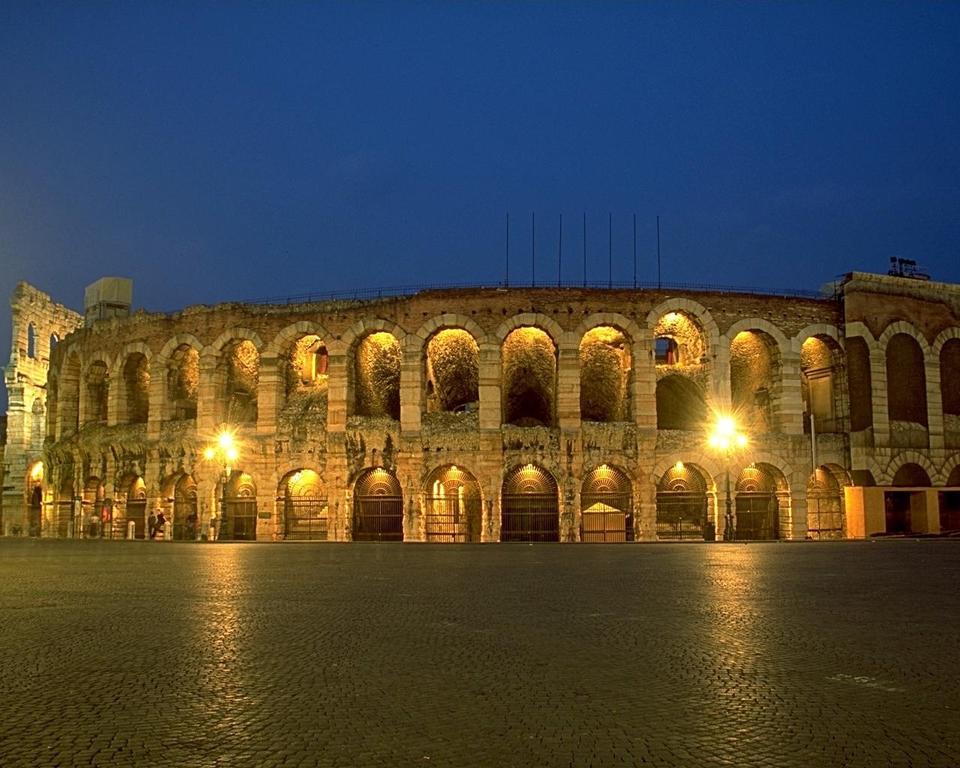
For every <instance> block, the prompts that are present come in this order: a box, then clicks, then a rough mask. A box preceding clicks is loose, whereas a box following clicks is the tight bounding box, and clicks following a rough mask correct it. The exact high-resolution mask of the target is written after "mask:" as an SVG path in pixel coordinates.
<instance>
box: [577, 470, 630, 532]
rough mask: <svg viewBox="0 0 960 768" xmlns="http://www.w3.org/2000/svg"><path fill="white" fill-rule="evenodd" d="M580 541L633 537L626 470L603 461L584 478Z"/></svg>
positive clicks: (628, 482) (581, 500) (581, 493)
mask: <svg viewBox="0 0 960 768" xmlns="http://www.w3.org/2000/svg"><path fill="white" fill-rule="evenodd" d="M580 541H588V542H597V541H604V542H606V541H633V494H632V493H631V483H630V478H629V477H627V474H626V473H625V472H624V471H623V470H621V469H618V468H617V467H612V466H610V465H609V464H601V465H600V466H599V467H597V468H596V469H594V470H593V471H591V472H590V473H589V474H588V475H587V476H586V477H585V478H584V480H583V486H582V488H581V489H580Z"/></svg>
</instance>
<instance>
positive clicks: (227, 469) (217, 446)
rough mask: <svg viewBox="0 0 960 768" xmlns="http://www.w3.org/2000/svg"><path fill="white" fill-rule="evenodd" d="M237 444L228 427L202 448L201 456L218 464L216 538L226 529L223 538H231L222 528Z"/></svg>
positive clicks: (236, 454)
mask: <svg viewBox="0 0 960 768" xmlns="http://www.w3.org/2000/svg"><path fill="white" fill-rule="evenodd" d="M237 456H238V453H237V446H236V443H235V442H234V438H233V432H231V431H230V430H229V429H222V430H220V434H218V435H217V439H216V442H214V443H212V444H211V445H208V446H207V447H206V448H204V449H203V458H205V459H206V460H207V461H216V462H217V463H218V464H219V465H220V469H221V474H220V526H219V530H218V532H217V538H218V539H219V538H221V536H220V532H223V531H225V530H226V531H227V533H226V534H225V535H224V537H223V538H225V539H230V538H232V537H231V536H230V535H229V529H225V528H224V523H225V522H226V516H227V484H228V483H229V482H230V474H231V473H232V472H233V465H234V463H235V462H236V460H237Z"/></svg>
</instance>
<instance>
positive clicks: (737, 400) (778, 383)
mask: <svg viewBox="0 0 960 768" xmlns="http://www.w3.org/2000/svg"><path fill="white" fill-rule="evenodd" d="M740 326H743V328H742V329H741V330H737V328H740ZM759 326H763V327H759ZM767 328H774V330H776V332H777V334H778V336H779V339H778V338H777V337H776V336H773V335H772V334H771V333H770V332H769V331H768V330H767ZM729 338H730V401H731V405H732V407H733V410H734V412H735V413H736V414H737V415H738V419H739V420H740V421H741V422H743V423H744V424H745V425H746V426H747V429H748V430H749V431H750V432H752V433H754V434H757V433H762V432H775V431H779V428H780V400H781V395H782V387H783V381H782V372H783V355H784V348H785V347H786V348H787V349H789V345H787V343H786V339H785V337H784V336H783V334H782V333H780V331H779V329H776V328H775V327H774V326H773V325H772V324H771V323H769V322H767V321H762V322H760V323H754V322H752V321H750V320H744V321H741V322H740V323H737V324H735V325H734V327H733V328H732V329H731V330H730V334H729Z"/></svg>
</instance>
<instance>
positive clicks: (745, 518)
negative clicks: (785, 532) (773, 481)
mask: <svg viewBox="0 0 960 768" xmlns="http://www.w3.org/2000/svg"><path fill="white" fill-rule="evenodd" d="M735 534H736V539H737V541H771V540H773V539H778V538H780V515H779V508H778V504H777V497H776V496H774V495H773V494H771V493H750V492H740V493H738V494H737V521H736V530H735Z"/></svg>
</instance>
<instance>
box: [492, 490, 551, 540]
mask: <svg viewBox="0 0 960 768" xmlns="http://www.w3.org/2000/svg"><path fill="white" fill-rule="evenodd" d="M502 502H503V522H502V525H501V528H500V541H560V522H559V509H558V507H557V496H556V494H554V493H523V494H504V495H503V499H502Z"/></svg>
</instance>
